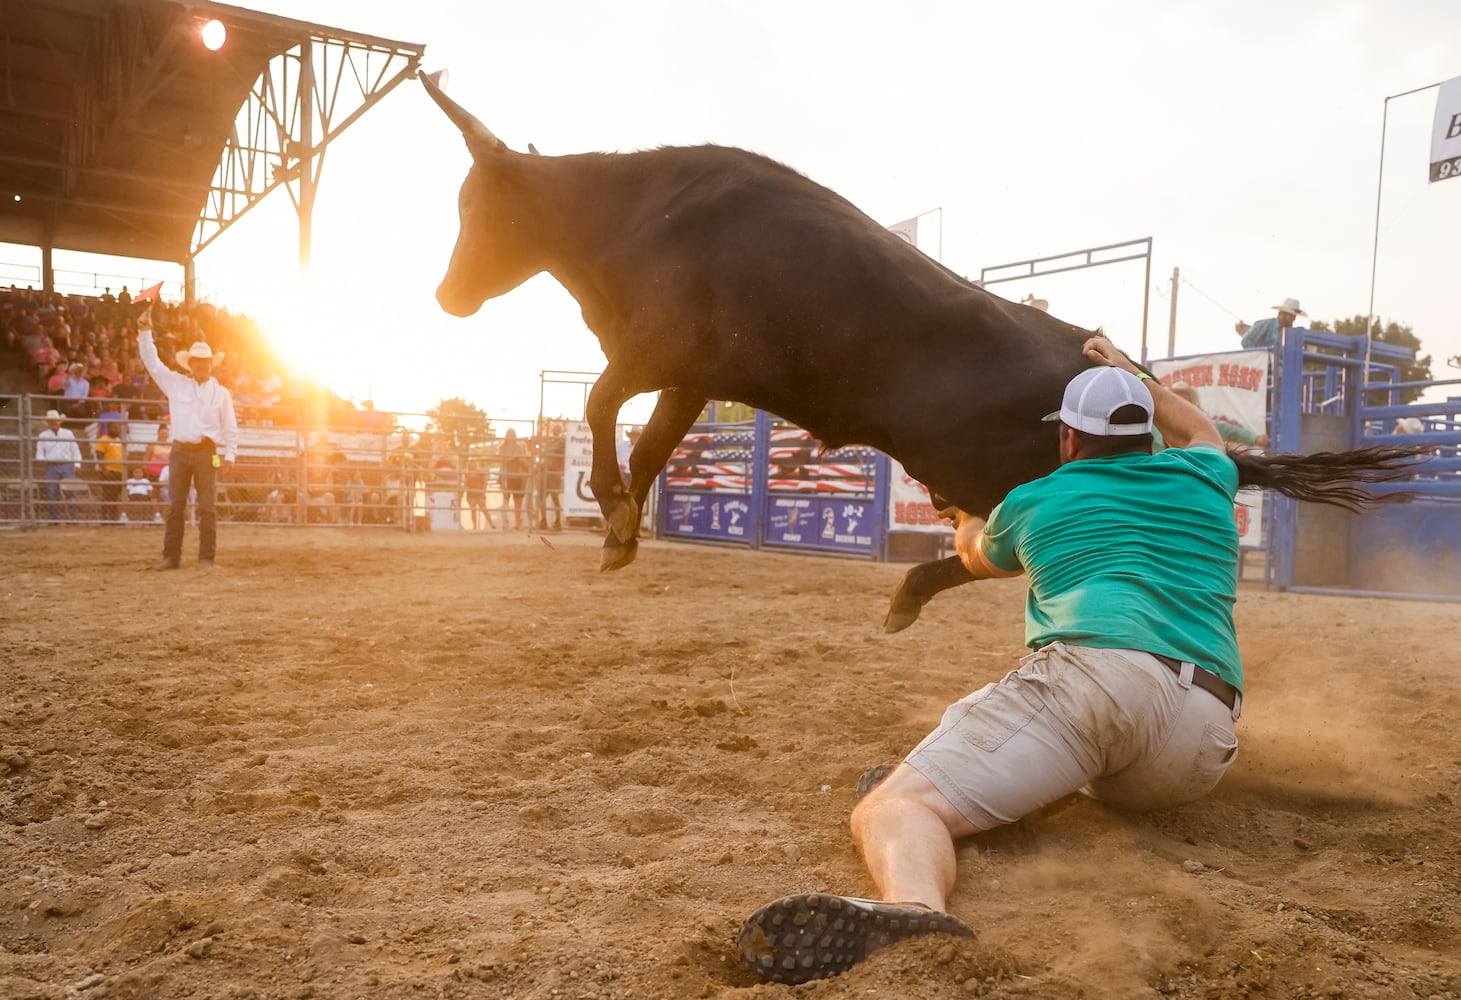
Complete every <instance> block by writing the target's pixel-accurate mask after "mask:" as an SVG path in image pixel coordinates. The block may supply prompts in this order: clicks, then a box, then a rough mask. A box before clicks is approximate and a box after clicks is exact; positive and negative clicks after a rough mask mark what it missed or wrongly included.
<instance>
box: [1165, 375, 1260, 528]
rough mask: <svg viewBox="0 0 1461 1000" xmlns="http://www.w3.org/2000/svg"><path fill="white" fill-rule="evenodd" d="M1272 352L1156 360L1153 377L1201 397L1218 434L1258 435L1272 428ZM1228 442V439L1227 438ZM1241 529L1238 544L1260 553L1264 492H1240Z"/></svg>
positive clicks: (1237, 517)
mask: <svg viewBox="0 0 1461 1000" xmlns="http://www.w3.org/2000/svg"><path fill="white" fill-rule="evenodd" d="M1271 357H1272V355H1271V354H1270V353H1269V352H1268V351H1235V352H1233V353H1231V354H1211V355H1207V356H1205V357H1195V358H1183V359H1182V360H1180V361H1153V362H1151V369H1152V372H1153V373H1154V374H1155V375H1156V376H1157V378H1159V379H1161V380H1162V384H1163V385H1166V386H1170V387H1176V386H1184V385H1185V386H1190V387H1191V388H1192V389H1194V390H1195V391H1196V392H1197V405H1198V407H1200V408H1201V409H1202V411H1203V412H1204V413H1206V414H1207V415H1208V416H1209V417H1211V418H1212V419H1213V420H1214V421H1215V422H1216V423H1217V424H1218V429H1219V430H1220V431H1221V430H1224V429H1225V428H1224V427H1223V425H1224V424H1227V425H1229V427H1240V428H1243V429H1244V430H1249V431H1252V432H1253V433H1254V434H1264V433H1266V432H1267V429H1268V362H1269V359H1270V358H1271ZM1225 438H1226V435H1225ZM1233 520H1234V521H1235V522H1236V523H1237V526H1238V544H1239V545H1242V546H1244V547H1245V548H1257V547H1259V546H1261V545H1262V544H1263V491H1262V490H1258V489H1246V490H1241V491H1239V493H1238V499H1237V504H1236V506H1235V508H1234V510H1233Z"/></svg>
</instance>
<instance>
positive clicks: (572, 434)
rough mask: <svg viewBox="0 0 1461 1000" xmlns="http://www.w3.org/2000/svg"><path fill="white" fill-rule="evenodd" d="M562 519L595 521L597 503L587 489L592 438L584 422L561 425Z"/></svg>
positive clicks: (597, 515)
mask: <svg viewBox="0 0 1461 1000" xmlns="http://www.w3.org/2000/svg"><path fill="white" fill-rule="evenodd" d="M563 434H564V442H563V516H564V517H585V518H594V517H599V516H600V512H599V502H598V501H597V500H595V499H594V491H593V490H592V489H591V488H590V487H589V484H588V481H589V476H590V474H591V473H592V472H593V469H594V436H593V433H592V432H591V431H590V430H589V429H588V422H587V421H585V420H569V421H566V422H565V423H564V424H563Z"/></svg>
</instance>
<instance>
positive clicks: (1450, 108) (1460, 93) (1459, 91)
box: [1431, 76, 1461, 183]
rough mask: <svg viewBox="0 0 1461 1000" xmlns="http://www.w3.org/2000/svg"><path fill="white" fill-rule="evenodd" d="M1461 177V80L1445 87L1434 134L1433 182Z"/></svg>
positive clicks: (1440, 95) (1439, 99)
mask: <svg viewBox="0 0 1461 1000" xmlns="http://www.w3.org/2000/svg"><path fill="white" fill-rule="evenodd" d="M1457 176H1461V76H1458V77H1456V78H1455V79H1454V80H1447V81H1446V82H1445V83H1443V84H1441V86H1440V89H1439V91H1438V92H1437V94H1436V124H1435V128H1434V129H1432V131H1431V181H1432V182H1433V183H1434V182H1435V181H1444V180H1450V179H1451V178H1452V177H1457Z"/></svg>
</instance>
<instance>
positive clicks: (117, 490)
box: [91, 421, 127, 521]
mask: <svg viewBox="0 0 1461 1000" xmlns="http://www.w3.org/2000/svg"><path fill="white" fill-rule="evenodd" d="M118 430H119V428H118V426H117V425H116V424H114V423H112V422H111V421H107V422H106V423H103V424H102V425H101V428H100V430H99V431H98V433H97V435H96V441H94V442H93V443H92V446H91V451H92V454H93V455H94V456H95V457H96V479H97V494H98V495H99V496H100V497H101V519H102V520H103V521H115V520H116V519H117V501H118V499H119V498H120V497H121V494H122V483H123V475H122V469H123V465H122V463H123V460H124V459H125V457H126V450H127V445H126V442H124V441H123V440H122V437H121V435H120V434H118Z"/></svg>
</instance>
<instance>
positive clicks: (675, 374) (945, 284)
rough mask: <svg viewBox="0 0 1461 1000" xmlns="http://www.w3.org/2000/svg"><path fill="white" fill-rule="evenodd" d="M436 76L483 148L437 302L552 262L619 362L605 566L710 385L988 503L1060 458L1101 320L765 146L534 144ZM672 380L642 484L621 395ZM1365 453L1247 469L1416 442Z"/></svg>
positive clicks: (639, 456) (894, 614) (622, 546)
mask: <svg viewBox="0 0 1461 1000" xmlns="http://www.w3.org/2000/svg"><path fill="white" fill-rule="evenodd" d="M422 82H423V83H424V84H425V86H426V89H427V91H428V92H429V93H430V95H431V97H432V98H433V99H434V100H435V101H436V103H437V104H438V105H440V106H441V108H442V109H443V110H445V111H446V113H447V115H448V116H449V117H450V118H451V120H452V121H453V122H454V123H455V124H456V125H457V127H458V128H460V129H461V131H462V134H463V135H464V136H465V138H466V141H467V146H468V148H469V149H470V150H471V153H472V159H473V165H472V169H471V172H470V173H469V174H468V175H467V179H466V181H465V182H464V183H463V185H462V189H461V194H460V198H459V210H460V214H461V232H460V234H459V236H458V238H457V245H456V248H455V249H454V250H453V251H452V257H451V264H450V267H449V268H448V270H447V274H446V277H445V279H444V280H443V281H442V282H441V286H440V287H439V288H438V290H437V293H436V297H437V301H438V302H440V304H441V306H442V308H443V309H445V310H446V311H447V312H449V313H451V314H453V315H456V316H470V315H472V314H473V313H474V312H476V311H477V310H478V309H479V308H480V307H481V305H482V303H483V302H485V301H486V300H487V299H489V298H492V297H494V296H498V295H502V294H504V293H506V292H508V291H511V290H512V289H513V288H515V287H517V286H518V285H520V284H521V283H522V282H524V281H526V280H527V279H528V278H530V277H532V276H533V275H535V274H538V273H539V272H542V271H547V272H548V273H550V274H552V275H553V277H554V278H556V279H557V280H558V281H559V282H560V283H561V284H562V285H563V287H564V288H566V289H567V290H568V291H569V293H570V294H571V295H573V297H574V298H575V299H576V300H577V301H578V303H579V306H580V307H581V308H582V310H583V319H584V322H585V323H586V324H587V325H588V327H589V329H590V330H592V331H593V332H594V334H595V335H596V336H597V337H598V339H599V344H600V346H601V347H602V349H603V352H604V355H605V357H606V358H607V361H608V364H607V365H606V366H605V368H604V372H603V374H602V375H601V376H600V377H599V378H598V380H597V382H596V383H595V384H594V387H593V390H592V391H591V393H590V394H589V398H588V412H587V419H588V423H589V427H590V429H591V430H592V432H593V440H594V446H593V471H592V473H591V476H590V485H591V486H592V488H593V491H594V496H595V497H596V498H597V499H598V503H599V507H600V509H601V510H602V511H603V514H604V517H605V519H606V521H607V523H608V526H609V530H608V533H607V537H606V538H605V539H604V552H603V559H602V567H603V568H604V569H617V568H619V567H621V566H625V565H627V564H628V563H629V562H631V561H632V560H633V559H634V555H635V551H636V548H637V546H638V537H637V535H638V529H639V512H640V510H641V509H642V508H643V506H644V503H645V500H646V498H647V497H648V495H649V490H650V488H651V487H652V486H653V484H654V481H655V477H656V476H657V475H658V473H659V471H660V469H661V468H663V467H664V464H665V461H666V460H667V459H668V457H669V455H670V453H671V451H673V450H674V448H675V447H676V445H677V444H679V442H680V441H681V439H682V438H683V437H684V435H685V433H686V431H688V430H689V428H690V426H691V425H692V424H693V423H694V421H695V419H696V417H697V416H698V415H699V414H700V412H701V411H702V410H703V409H704V407H705V405H706V403H707V402H708V401H709V400H712V399H725V400H735V401H739V402H743V403H748V404H750V405H752V406H755V407H759V408H761V409H764V410H767V411H769V412H771V413H775V414H777V415H778V416H780V417H783V418H785V419H787V420H790V421H792V422H793V423H796V424H799V425H800V426H802V427H804V428H806V430H807V431H809V432H810V433H811V434H812V435H813V436H815V437H816V438H818V439H819V440H821V441H822V442H823V444H824V445H825V446H826V447H828V448H835V447H839V446H842V445H845V444H853V443H856V444H862V445H870V446H872V447H874V448H878V449H880V450H881V451H884V452H886V453H887V454H889V455H892V456H893V457H895V458H897V459H898V460H899V461H900V462H902V463H903V466H904V468H906V469H907V470H908V473H909V475H911V476H913V477H915V478H917V479H918V480H919V481H920V482H922V483H924V484H926V485H927V486H928V487H929V489H930V490H931V491H932V492H934V493H935V494H936V495H938V496H939V497H942V498H945V499H946V500H947V501H948V502H950V503H951V504H952V505H954V506H956V507H958V508H959V509H960V510H962V511H965V512H967V513H969V514H972V515H975V516H978V517H984V516H987V515H988V513H989V511H990V510H991V509H992V508H993V507H994V505H995V504H997V503H998V502H999V501H1000V500H1001V499H1002V498H1003V497H1004V495H1005V494H1006V493H1007V492H1009V490H1010V489H1012V488H1013V487H1015V486H1017V485H1019V484H1020V483H1023V482H1027V481H1029V480H1031V479H1035V478H1037V477H1039V476H1042V475H1045V474H1046V473H1048V472H1050V471H1051V470H1052V469H1054V468H1055V466H1056V464H1057V454H1056V437H1055V429H1054V425H1052V424H1048V423H1042V422H1041V420H1040V418H1041V416H1043V415H1044V414H1046V413H1048V412H1049V411H1050V410H1051V409H1052V407H1053V406H1054V405H1055V402H1056V401H1058V400H1059V399H1060V394H1061V391H1062V389H1063V387H1064V385H1065V383H1066V382H1067V381H1069V379H1070V378H1072V377H1073V376H1074V375H1075V374H1076V373H1077V372H1079V371H1080V370H1081V369H1082V368H1084V367H1086V366H1087V362H1086V360H1085V359H1084V358H1083V357H1082V355H1081V352H1080V345H1081V344H1082V342H1083V341H1084V340H1085V339H1086V338H1087V337H1089V336H1090V335H1091V331H1089V330H1083V329H1080V328H1079V327H1075V326H1071V325H1070V324H1068V323H1063V322H1061V321H1060V320H1058V319H1056V318H1055V317H1053V316H1050V315H1048V314H1046V313H1044V312H1042V311H1040V310H1038V309H1033V308H1030V307H1028V306H1024V305H1019V304H1016V303H1012V302H1008V301H1006V300H1004V299H1001V298H999V297H998V296H995V295H992V294H990V293H989V292H986V291H985V290H984V289H982V288H979V287H977V286H975V285H973V284H971V283H970V282H968V281H967V280H965V279H964V278H961V277H960V276H958V275H957V274H954V273H953V272H952V271H950V270H948V269H947V268H945V267H943V266H942V265H941V264H939V263H938V262H936V261H934V260H932V259H931V258H929V257H928V256H926V255H924V254H923V253H920V252H919V251H918V250H916V249H914V248H913V247H911V246H909V245H908V244H907V243H905V242H904V241H903V240H902V239H900V238H899V237H898V236H896V235H894V234H892V233H890V232H888V231H887V230H886V229H884V228H883V227H882V226H880V225H878V223H876V222H874V221H873V220H872V219H870V218H868V217H867V216H866V215H864V214H863V213H862V212H860V211H858V209H857V208H855V207H854V206H853V205H852V204H851V203H850V202H848V201H847V200H846V199H844V198H842V197H841V196H839V195H837V194H836V193H834V192H832V191H830V190H828V189H827V188H825V187H822V186H821V185H819V184H817V183H815V182H813V181H811V180H809V179H808V178H806V177H804V176H802V175H801V174H799V173H797V172H796V171H794V170H791V169H790V168H788V167H785V166H783V165H781V164H779V163H776V162H774V161H772V160H769V159H767V158H766V157H763V156H758V155H756V154H754V153H749V152H746V151H745V150H740V149H733V148H728V147H723V146H713V145H706V146H693V147H665V148H660V149H654V150H647V151H643V152H636V153H624V154H617V153H584V154H577V155H571V156H538V155H535V154H532V153H519V152H515V151H513V150H511V149H509V148H508V147H507V145H506V144H505V143H503V142H502V141H501V140H500V139H498V138H497V137H496V136H495V135H493V134H492V133H491V132H490V131H488V129H487V128H486V127H485V126H484V125H483V124H482V123H481V122H479V121H478V120H477V119H476V118H474V117H472V115H470V114H468V113H467V112H466V111H465V110H464V109H462V108H461V107H460V106H459V105H457V104H456V103H455V102H454V101H452V100H451V99H450V98H448V97H447V96H446V95H445V94H444V93H442V91H441V90H440V88H439V87H438V86H437V83H436V80H435V79H433V78H432V77H427V76H423V77H422ZM655 390H658V391H659V393H660V397H659V402H658V404H657V405H656V406H655V409H654V413H653V415H652V416H651V417H650V419H649V421H648V423H647V424H645V427H644V433H643V436H642V437H641V438H640V440H639V443H638V444H637V445H636V446H635V448H634V450H633V453H632V456H631V458H630V463H629V468H630V483H629V486H628V488H627V490H626V488H625V487H624V485H623V484H622V482H621V479H620V476H619V471H618V467H617V462H616V458H615V450H614V428H615V424H616V422H617V418H618V413H619V409H620V407H622V406H623V405H624V403H625V402H626V401H627V400H629V399H630V398H631V397H633V396H635V395H637V394H639V393H644V392H652V391H655ZM1350 454H1351V455H1353V456H1357V457H1353V458H1349V459H1346V460H1344V461H1342V462H1341V463H1340V464H1339V465H1338V466H1337V467H1336V466H1334V465H1332V464H1322V467H1319V466H1314V467H1306V468H1305V469H1302V470H1301V471H1300V474H1298V475H1297V476H1296V474H1295V473H1294V472H1293V471H1292V469H1291V468H1290V467H1287V466H1286V467H1284V469H1283V474H1279V473H1278V472H1275V471H1273V470H1269V469H1266V468H1265V467H1264V466H1262V465H1261V464H1259V463H1258V461H1257V460H1256V459H1252V458H1249V459H1247V460H1245V461H1240V464H1239V473H1240V478H1241V480H1242V482H1243V483H1244V484H1245V485H1250V484H1257V485H1267V486H1275V487H1277V488H1279V489H1283V490H1285V492H1289V493H1290V494H1291V495H1296V496H1301V497H1302V498H1304V499H1321V500H1323V499H1327V500H1328V501H1329V502H1345V500H1344V499H1343V498H1345V497H1348V496H1350V495H1360V494H1356V493H1355V491H1354V490H1352V489H1351V488H1348V487H1344V486H1343V485H1339V486H1334V485H1333V482H1332V481H1338V482H1340V483H1342V482H1343V481H1346V480H1350V479H1366V478H1390V477H1392V475H1400V474H1402V473H1398V472H1395V471H1394V470H1393V469H1391V467H1390V466H1391V463H1394V462H1396V461H1398V460H1400V459H1402V458H1405V457H1408V456H1409V454H1410V452H1408V451H1404V450H1392V451H1391V452H1389V453H1384V454H1381V453H1372V452H1366V453H1350ZM1359 456H1362V457H1359ZM1335 490H1337V491H1338V492H1337V493H1335ZM1346 491H1348V492H1346ZM1326 494H1334V495H1326ZM1336 497H1340V498H1341V499H1339V500H1336ZM970 579H972V578H971V577H970V576H969V574H968V573H967V571H966V570H964V568H963V566H962V565H961V564H960V563H959V561H958V559H957V558H950V559H945V560H942V561H940V562H936V563H928V564H924V565H923V566H920V567H915V568H914V569H913V570H910V571H909V574H908V575H907V576H906V577H905V578H904V581H903V583H902V584H901V585H900V588H899V591H898V592H897V593H896V594H895V595H894V598H893V606H892V608H891V609H890V611H889V615H888V619H887V621H886V622H885V627H886V628H888V630H889V631H896V630H897V629H899V628H903V627H905V626H907V625H908V624H910V623H911V622H912V621H913V620H914V619H915V618H916V617H917V616H918V612H919V610H920V609H921V607H922V605H923V604H924V603H925V602H926V601H927V600H928V599H929V598H931V597H932V596H933V595H934V594H935V593H937V592H938V591H939V590H942V589H945V588H946V587H949V586H954V585H956V584H960V583H964V582H967V581H968V580H970Z"/></svg>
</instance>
